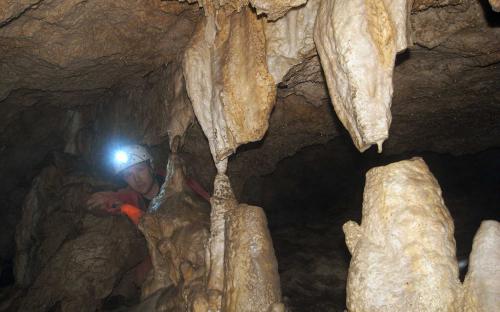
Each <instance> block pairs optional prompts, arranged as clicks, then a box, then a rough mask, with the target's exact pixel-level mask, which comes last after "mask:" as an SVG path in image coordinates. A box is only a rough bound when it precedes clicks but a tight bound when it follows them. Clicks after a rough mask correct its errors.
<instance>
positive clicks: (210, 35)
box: [183, 8, 276, 164]
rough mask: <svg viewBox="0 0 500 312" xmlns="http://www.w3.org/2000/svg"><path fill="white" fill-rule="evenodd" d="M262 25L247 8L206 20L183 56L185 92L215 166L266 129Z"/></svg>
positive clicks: (271, 98) (268, 87)
mask: <svg viewBox="0 0 500 312" xmlns="http://www.w3.org/2000/svg"><path fill="white" fill-rule="evenodd" d="M221 14H222V13H221ZM262 23H263V21H261V20H259V19H257V16H256V15H255V14H254V13H253V12H252V11H251V10H250V9H249V8H243V9H242V10H241V12H239V13H237V12H233V13H229V14H228V15H227V16H225V15H224V16H223V15H221V16H218V17H217V20H216V19H215V18H214V17H213V16H211V15H209V16H207V18H206V19H205V20H203V21H202V23H201V24H200V25H198V28H197V30H196V33H195V34H194V36H193V38H192V40H191V42H190V45H189V47H188V48H187V50H186V52H185V56H184V66H183V67H184V76H185V77H186V82H187V91H188V94H189V97H190V99H191V102H192V104H193V108H194V112H195V114H196V117H197V118H198V121H199V122H200V124H201V126H202V128H203V131H204V132H205V135H206V136H207V138H208V140H209V143H210V148H211V151H212V155H213V157H214V160H215V163H216V164H217V163H219V162H221V161H222V160H224V159H225V158H227V157H228V156H229V155H231V154H232V153H233V152H234V151H235V150H236V148H237V147H238V146H239V145H240V144H245V143H248V142H252V141H257V140H260V139H261V138H262V137H263V136H264V133H265V132H266V130H267V127H268V118H269V114H270V113H271V109H272V107H273V105H274V102H275V97H276V88H275V85H274V81H273V79H272V77H271V75H270V74H269V72H268V70H267V64H266V55H265V37H264V27H263V24H262ZM235 77H238V79H235Z"/></svg>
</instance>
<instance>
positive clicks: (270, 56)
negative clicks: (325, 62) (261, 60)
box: [265, 0, 320, 84]
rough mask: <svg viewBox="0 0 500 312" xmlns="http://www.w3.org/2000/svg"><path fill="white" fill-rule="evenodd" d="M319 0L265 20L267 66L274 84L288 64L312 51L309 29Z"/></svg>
mask: <svg viewBox="0 0 500 312" xmlns="http://www.w3.org/2000/svg"><path fill="white" fill-rule="evenodd" d="M319 3H320V1H319V0H309V1H308V2H307V4H306V5H305V6H302V7H300V8H296V9H292V10H290V11H289V12H288V13H287V14H286V15H285V16H283V17H282V18H280V19H279V20H277V21H274V22H268V23H266V24H265V33H266V57H267V67H268V68H269V72H270V73H271V75H273V78H274V82H275V83H276V84H278V83H280V82H281V81H282V79H283V77H284V76H285V75H286V73H287V72H288V71H289V70H290V68H292V66H294V65H297V64H299V63H301V62H302V61H304V59H305V58H306V57H307V56H309V55H311V54H315V46H314V39H313V29H314V22H315V21H316V14H317V11H318V7H319Z"/></svg>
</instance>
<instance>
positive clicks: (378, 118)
mask: <svg viewBox="0 0 500 312" xmlns="http://www.w3.org/2000/svg"><path fill="white" fill-rule="evenodd" d="M346 12H349V14H346ZM408 12H409V9H408V4H407V2H406V0H402V1H371V0H370V1H364V0H359V1H343V0H335V1H322V2H321V5H320V7H319V11H318V16H317V18H316V26H315V29H314V41H315V43H316V47H317V49H318V54H319V56H320V59H321V64H322V67H323V70H324V72H325V76H326V82H327V85H328V90H329V92H330V97H331V99H332V104H333V106H334V108H335V112H336V113H337V116H338V117H339V119H340V121H342V123H343V124H344V126H345V127H346V128H347V130H348V131H349V133H350V135H351V137H352V139H353V141H354V144H355V145H356V147H357V148H358V149H359V150H360V151H364V150H366V149H367V148H369V147H370V146H371V145H372V144H377V145H378V150H379V152H380V151H382V143H383V142H384V141H385V140H386V139H387V138H388V136H389V126H390V124H391V113H390V107H391V101H392V92H393V88H392V72H393V69H394V61H395V58H396V53H397V52H399V51H402V50H404V49H406V47H407V45H408V42H407V36H408V35H407V29H406V24H407V13H408Z"/></svg>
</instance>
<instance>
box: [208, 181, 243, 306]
mask: <svg viewBox="0 0 500 312" xmlns="http://www.w3.org/2000/svg"><path fill="white" fill-rule="evenodd" d="M210 203H211V205H212V211H211V213H210V240H209V243H208V246H207V258H208V259H207V260H208V263H209V268H210V270H209V274H208V284H207V288H208V290H209V292H211V297H212V298H213V299H212V300H211V301H212V305H214V306H215V307H216V308H217V309H219V310H220V309H221V306H222V294H223V292H224V278H225V271H224V255H225V243H226V217H227V214H228V212H229V211H231V210H234V209H236V207H237V206H238V202H237V201H236V198H235V197H234V194H233V191H232V189H231V184H230V182H229V178H228V177H227V176H226V175H225V174H222V173H219V174H217V176H216V177H215V181H214V195H213V197H212V198H211V199H210Z"/></svg>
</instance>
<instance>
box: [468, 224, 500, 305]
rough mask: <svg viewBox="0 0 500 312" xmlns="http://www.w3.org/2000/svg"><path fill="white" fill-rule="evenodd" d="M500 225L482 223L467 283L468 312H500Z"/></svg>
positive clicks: (473, 250)
mask: <svg viewBox="0 0 500 312" xmlns="http://www.w3.org/2000/svg"><path fill="white" fill-rule="evenodd" d="M499 264H500V222H498V221H494V220H487V221H483V222H482V223H481V226H480V227H479V230H478V231H477V233H476V236H475V237H474V243H473V245H472V252H471V254H470V257H469V269H468V271H467V276H466V277H465V282H464V312H487V311H500V270H499Z"/></svg>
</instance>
